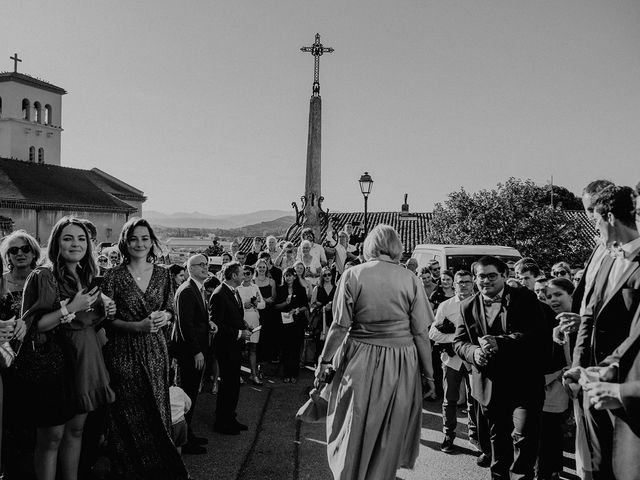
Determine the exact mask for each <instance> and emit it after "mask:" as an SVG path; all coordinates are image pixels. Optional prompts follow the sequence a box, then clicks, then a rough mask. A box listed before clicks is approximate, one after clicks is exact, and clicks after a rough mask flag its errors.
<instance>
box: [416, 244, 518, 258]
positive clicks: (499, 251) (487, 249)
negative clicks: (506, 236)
mask: <svg viewBox="0 0 640 480" xmlns="http://www.w3.org/2000/svg"><path fill="white" fill-rule="evenodd" d="M420 250H438V251H441V252H442V253H444V254H445V255H452V254H458V255H464V254H469V255H473V254H477V253H485V254H496V255H515V256H521V255H520V252H518V250H516V249H515V248H513V247H505V246H502V245H448V244H424V243H423V244H420V245H416V248H415V249H414V252H417V251H420Z"/></svg>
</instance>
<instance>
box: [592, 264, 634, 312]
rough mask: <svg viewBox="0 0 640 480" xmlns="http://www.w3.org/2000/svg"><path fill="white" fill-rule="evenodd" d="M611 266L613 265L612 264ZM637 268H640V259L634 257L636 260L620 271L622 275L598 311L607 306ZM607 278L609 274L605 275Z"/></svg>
mask: <svg viewBox="0 0 640 480" xmlns="http://www.w3.org/2000/svg"><path fill="white" fill-rule="evenodd" d="M611 264H612V265H613V262H612V263H611ZM638 268H640V259H639V257H638V256H636V258H635V259H634V260H632V261H631V262H629V265H627V266H626V267H625V269H624V270H623V271H622V275H620V278H619V279H618V281H617V282H616V284H615V285H614V287H613V289H612V290H611V293H610V294H609V296H608V297H607V298H605V299H604V302H603V303H602V307H601V308H600V311H602V309H603V308H604V307H606V306H607V304H608V303H609V302H610V301H611V299H612V298H613V297H615V295H616V293H618V291H619V290H620V288H622V286H623V285H624V284H625V283H626V282H627V280H629V277H630V276H631V275H633V273H635V272H636V270H638ZM609 270H611V269H609ZM608 276H609V274H608V273H607V278H608Z"/></svg>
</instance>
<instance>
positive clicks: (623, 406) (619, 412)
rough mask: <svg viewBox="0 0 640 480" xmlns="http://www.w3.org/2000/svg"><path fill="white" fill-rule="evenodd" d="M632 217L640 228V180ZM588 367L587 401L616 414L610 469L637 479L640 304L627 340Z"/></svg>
mask: <svg viewBox="0 0 640 480" xmlns="http://www.w3.org/2000/svg"><path fill="white" fill-rule="evenodd" d="M635 217H636V218H635V220H636V228H637V229H638V230H639V231H640V183H639V184H638V185H637V186H636V211H635ZM631 253H633V252H631ZM636 294H637V292H636ZM588 370H589V371H591V372H592V373H594V374H596V375H597V376H598V377H599V381H596V382H592V383H589V384H587V385H586V386H585V390H586V393H587V395H588V397H589V403H590V404H591V405H593V407H594V408H595V409H596V410H610V411H611V412H612V413H613V414H614V415H615V418H614V427H613V451H612V457H613V458H612V463H613V472H614V474H615V476H616V478H617V479H618V480H632V479H636V480H637V479H638V478H640V457H639V456H638V452H639V451H640V306H639V307H638V309H637V310H636V312H635V315H634V317H633V320H632V322H631V328H630V334H629V336H628V337H627V338H626V340H625V341H624V342H622V343H621V344H620V345H619V346H618V347H617V348H616V349H615V350H614V352H613V353H612V354H611V355H609V356H608V357H607V358H605V359H604V360H603V361H602V362H600V365H599V366H597V367H590V368H588Z"/></svg>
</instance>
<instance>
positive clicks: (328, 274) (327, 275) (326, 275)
mask: <svg viewBox="0 0 640 480" xmlns="http://www.w3.org/2000/svg"><path fill="white" fill-rule="evenodd" d="M322 276H323V277H329V278H331V274H330V273H323V274H322Z"/></svg>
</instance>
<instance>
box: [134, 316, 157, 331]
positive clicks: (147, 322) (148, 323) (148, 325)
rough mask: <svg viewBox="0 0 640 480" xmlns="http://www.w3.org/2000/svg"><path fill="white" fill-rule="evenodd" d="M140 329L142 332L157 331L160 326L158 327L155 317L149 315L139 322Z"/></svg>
mask: <svg viewBox="0 0 640 480" xmlns="http://www.w3.org/2000/svg"><path fill="white" fill-rule="evenodd" d="M138 331H139V332H142V333H155V332H157V331H158V327H156V323H155V322H154V321H153V318H151V317H150V316H149V317H145V318H143V319H142V320H140V321H139V322H138Z"/></svg>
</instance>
